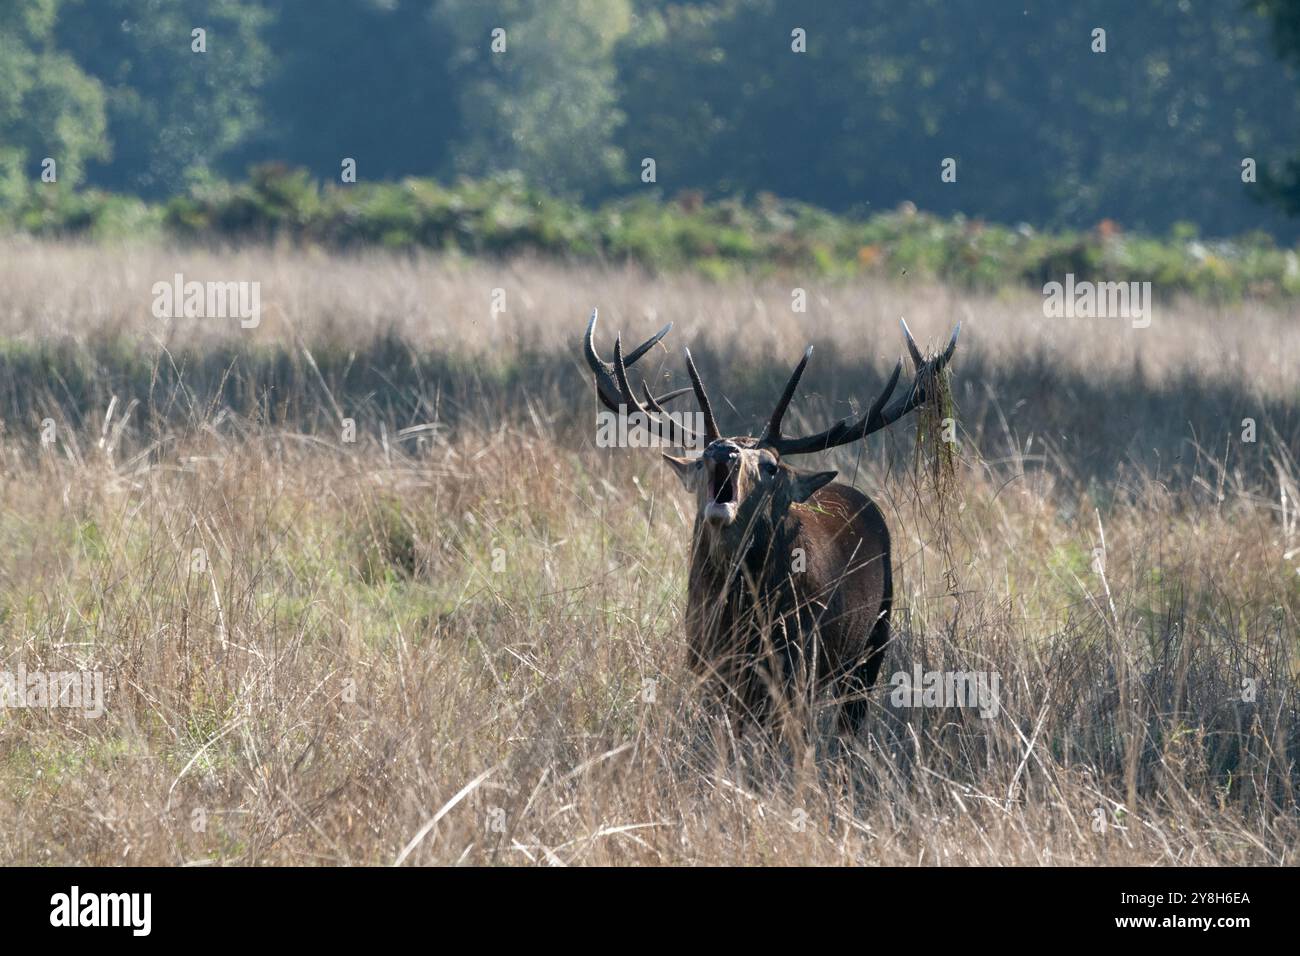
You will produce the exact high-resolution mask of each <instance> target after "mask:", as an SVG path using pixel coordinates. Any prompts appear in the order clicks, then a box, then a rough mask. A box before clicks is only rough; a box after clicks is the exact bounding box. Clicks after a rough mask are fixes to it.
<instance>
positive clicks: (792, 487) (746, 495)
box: [583, 310, 961, 534]
mask: <svg viewBox="0 0 1300 956" xmlns="http://www.w3.org/2000/svg"><path fill="white" fill-rule="evenodd" d="M902 325H903V336H904V338H905V340H906V343H907V349H908V352H909V353H910V355H911V357H912V362H913V365H914V366H915V374H914V375H913V379H912V384H911V386H910V387H909V388H908V389H907V391H906V393H904V394H902V395H900V396H898V397H897V398H895V399H894V400H893V402H892V403H890V402H889V399H890V397H891V396H892V395H893V393H894V390H895V389H896V387H897V385H898V379H899V376H900V375H901V374H902V371H903V360H902V359H901V358H900V359H899V360H898V364H897V365H896V366H895V367H894V371H893V374H892V375H891V376H890V378H889V381H888V382H887V383H886V384H885V388H884V390H883V391H882V392H881V393H880V395H879V396H877V398H876V400H875V401H874V402H872V404H871V407H870V408H869V409H868V410H867V412H866V414H865V415H863V416H862V417H861V418H859V419H857V420H856V421H851V420H849V419H847V418H846V419H841V420H840V421H838V422H836V423H835V424H834V425H832V426H831V427H829V428H827V429H826V430H825V431H821V432H818V433H816V434H815V435H806V436H802V437H792V436H787V435H784V434H782V432H781V422H782V419H783V418H784V417H785V413H786V409H787V408H788V407H789V405H790V401H791V399H792V398H793V397H794V393H795V390H796V389H797V388H798V386H799V380H800V378H802V377H803V373H804V369H805V368H807V366H808V360H809V359H810V358H811V357H812V351H813V350H812V346H809V347H808V349H807V350H806V351H805V352H804V354H803V358H802V359H800V361H799V364H798V365H796V366H795V369H794V372H793V373H792V374H791V376H790V380H789V381H788V382H787V383H786V386H785V389H784V391H783V392H782V393H781V397H780V399H779V400H778V401H777V404H776V408H775V410H774V411H773V412H772V415H771V417H770V418H769V419H768V422H767V425H766V426H765V427H764V428H763V432H762V434H761V435H759V436H758V437H757V438H754V437H752V436H737V437H731V438H724V437H722V435H721V433H720V432H719V430H718V425H717V420H716V419H715V418H714V416H713V406H712V404H711V403H710V401H709V395H708V392H707V391H706V390H705V388H704V383H703V382H702V381H701V380H700V375H699V372H698V371H696V368H695V362H694V361H693V360H692V358H691V352H690V349H685V350H684V351H685V355H686V370H687V372H688V373H689V375H690V378H691V389H679V390H677V391H675V392H671V393H669V394H667V395H663V396H660V397H659V398H655V397H654V396H652V395H651V394H650V391H649V389H648V388H646V387H645V386H644V385H643V386H642V388H643V393H644V396H645V404H644V405H643V404H642V403H641V402H640V401H639V400H638V399H637V397H636V395H635V394H634V393H633V391H632V389H631V387H630V386H629V385H628V378H627V366H628V365H631V364H632V363H633V362H635V361H636V360H637V359H639V358H640V357H641V356H642V355H644V354H645V353H646V352H647V351H648V350H649V349H650V348H651V347H652V346H654V345H655V344H656V343H657V342H659V341H660V340H661V339H662V338H663V337H664V336H665V335H667V334H668V332H669V330H670V329H671V328H672V324H671V323H669V324H668V325H666V326H664V327H663V328H662V329H660V330H659V332H657V333H656V334H655V335H654V336H652V337H651V338H650V339H648V340H647V341H646V342H644V343H642V344H641V345H640V346H638V347H637V348H636V349H635V350H634V351H633V352H632V353H631V354H630V355H629V356H628V357H627V358H626V359H625V358H624V356H623V345H622V336H621V335H620V336H618V337H616V338H615V340H614V362H613V364H612V365H610V364H609V363H606V362H604V361H603V360H602V359H601V358H600V357H599V355H597V353H596V348H595V341H594V339H595V330H596V312H595V310H593V311H592V313H591V320H590V321H589V322H588V323H587V332H586V336H585V337H584V340H583V351H584V354H585V356H586V359H587V364H588V365H589V366H590V368H591V370H592V372H594V373H595V376H596V394H597V395H598V397H599V398H600V401H601V402H602V404H604V405H605V407H606V408H609V409H611V410H614V411H616V412H617V411H622V412H624V413H626V412H628V411H636V412H639V413H641V414H642V415H645V416H647V419H648V420H650V421H654V420H655V419H656V418H657V417H658V416H662V415H664V410H663V404H664V403H666V402H667V401H669V400H670V399H672V398H676V397H677V396H679V395H682V394H685V393H686V392H687V391H691V390H693V391H694V392H695V397H696V400H697V401H698V403H699V406H700V411H701V413H702V418H703V422H704V432H703V434H702V435H701V434H697V433H694V432H689V430H685V431H688V437H689V438H690V439H691V443H692V444H702V445H703V446H704V451H703V454H702V455H700V457H698V458H679V457H675V456H673V455H664V458H665V459H666V460H667V461H668V463H669V464H670V465H671V466H672V467H673V469H674V470H675V471H676V472H677V474H678V476H679V477H680V478H681V481H682V484H683V485H685V487H686V489H687V490H688V491H691V492H693V493H694V494H695V496H696V500H697V503H698V523H699V524H700V525H701V526H702V527H704V528H709V529H713V530H715V531H719V532H722V533H724V534H725V533H726V532H725V529H728V528H730V527H732V526H733V525H736V526H737V527H741V528H744V527H749V526H751V525H752V524H753V520H754V519H755V518H756V517H757V516H758V514H759V512H760V511H764V512H766V513H767V514H770V515H771V516H772V517H773V518H777V517H779V516H780V515H781V514H784V513H785V511H786V510H787V509H788V508H789V507H790V506H791V505H793V504H799V503H802V502H805V501H807V500H808V499H809V498H810V497H811V496H812V495H813V494H814V493H815V492H816V491H817V490H818V489H819V488H821V487H822V486H823V485H825V484H827V483H828V482H830V481H833V480H834V478H835V476H836V472H834V471H816V472H813V471H804V470H801V469H796V468H793V467H791V466H790V465H788V464H786V462H785V461H784V459H785V458H788V457H792V456H794V455H805V454H810V453H812V452H818V451H825V450H827V449H830V448H835V447H837V446H839V445H847V444H850V443H851V442H855V441H859V440H861V439H862V438H865V437H866V436H867V435H870V434H872V433H873V432H877V431H880V430H881V429H884V428H887V427H888V426H890V425H892V424H893V423H894V422H896V421H898V420H899V419H900V418H902V417H903V416H904V415H906V414H908V413H909V412H911V411H912V410H913V409H915V408H917V407H918V406H919V405H921V404H922V403H923V402H925V400H926V398H927V396H928V395H929V393H930V390H931V389H932V383H933V381H934V376H936V375H938V374H939V373H940V372H941V371H942V370H943V368H944V366H945V365H946V364H947V363H948V360H949V359H950V358H952V355H953V352H954V351H955V350H956V348H957V336H958V334H959V333H960V332H961V324H960V323H958V325H957V327H956V328H955V329H954V330H953V333H952V338H951V339H949V341H948V345H947V347H946V348H945V349H944V350H943V352H941V353H940V354H939V355H937V356H934V357H932V358H930V359H926V358H924V357H923V356H922V354H921V350H920V349H919V348H917V345H916V342H915V340H914V339H913V338H912V333H911V331H910V330H909V329H908V328H907V323H906V322H903V323H902ZM886 403H889V404H886ZM679 430H683V429H680V428H679Z"/></svg>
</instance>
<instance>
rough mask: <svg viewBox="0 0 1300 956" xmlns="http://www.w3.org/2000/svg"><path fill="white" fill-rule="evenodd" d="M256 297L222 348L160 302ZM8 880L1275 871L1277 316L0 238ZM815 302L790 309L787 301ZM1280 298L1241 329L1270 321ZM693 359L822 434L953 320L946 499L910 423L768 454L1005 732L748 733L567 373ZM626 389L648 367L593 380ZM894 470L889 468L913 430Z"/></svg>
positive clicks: (1288, 802) (670, 554) (1299, 569)
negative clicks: (44, 869) (617, 869)
mask: <svg viewBox="0 0 1300 956" xmlns="http://www.w3.org/2000/svg"><path fill="white" fill-rule="evenodd" d="M176 273H181V274H183V275H184V277H185V279H187V280H198V281H205V280H231V279H238V280H248V281H255V282H258V283H260V290H261V305H262V314H261V318H260V322H259V323H258V324H257V326H256V327H255V328H242V327H241V325H240V323H239V321H238V320H236V319H197V318H188V319H187V318H176V319H159V318H156V317H155V316H154V315H153V314H152V312H151V302H152V300H153V295H152V293H151V288H152V286H153V285H154V283H156V282H159V281H163V282H170V281H171V279H172V277H173V275H174V274H176ZM0 289H3V290H4V292H5V294H4V297H3V299H2V300H0V671H7V672H16V671H17V670H18V669H19V667H20V666H21V667H22V668H24V669H25V670H26V671H28V672H33V671H41V672H96V673H100V674H102V679H103V688H104V708H103V713H102V714H101V715H99V716H87V715H86V714H83V713H81V712H78V711H75V710H72V709H69V708H60V707H7V708H0V818H3V819H5V820H6V821H8V825H6V826H5V827H3V828H0V863H4V864H102V865H116V864H127V865H132V864H190V865H213V864H342V863H350V864H382V865H387V864H393V863H400V864H402V865H414V864H457V863H463V864H525V865H526V864H539V865H564V864H571V865H587V864H630V863H638V864H660V865H683V864H684V865H712V864H742V865H748V864H792V865H799V864H832V865H834V864H868V865H870V864H922V865H958V864H1030V865H1032V864H1067V865H1072V864H1078V865H1097V864H1107V865H1113V864H1143V865H1146V864H1151V865H1179V866H1196V865H1212V864H1263V865H1294V864H1295V863H1296V862H1297V858H1298V855H1300V854H1298V852H1297V837H1298V836H1300V805H1298V804H1297V788H1300V770H1298V769H1297V764H1296V761H1297V754H1298V753H1300V700H1298V698H1297V677H1298V676H1300V644H1298V642H1297V634H1298V633H1300V630H1298V629H1300V376H1298V375H1297V370H1300V322H1298V321H1297V318H1298V317H1297V314H1296V313H1297V307H1296V306H1295V305H1294V304H1293V303H1292V304H1286V302H1287V300H1275V301H1273V302H1272V303H1271V304H1270V303H1269V302H1254V301H1247V302H1245V303H1244V304H1236V305H1211V304H1206V303H1205V302H1202V301H1194V300H1190V299H1172V300H1167V301H1162V300H1157V301H1156V303H1155V306H1154V311H1153V314H1152V317H1151V318H1152V321H1151V323H1150V325H1149V327H1146V328H1134V327H1133V326H1132V325H1131V323H1130V322H1129V321H1128V320H1125V319H1118V318H1099V319H1082V318H1079V319H1049V318H1046V317H1045V316H1044V310H1043V299H1042V296H1041V295H1039V294H1037V293H1036V292H1034V291H1008V292H1004V293H999V294H987V295H980V294H973V293H971V292H970V291H966V290H958V289H954V288H949V287H945V286H943V285H939V284H935V283H933V282H932V281H929V280H926V281H913V280H911V279H909V278H908V277H907V276H906V275H903V274H901V273H900V274H899V275H896V276H895V277H893V278H892V279H889V280H887V281H886V280H880V279H875V280H870V281H868V280H865V279H824V278H816V279H812V278H809V279H806V280H800V279H799V278H780V277H767V278H763V279H747V278H744V277H743V276H732V277H728V278H725V279H709V278H707V277H705V276H703V275H696V274H689V275H654V274H650V273H647V272H643V271H640V270H637V269H632V268H624V267H598V266H592V265H571V266H566V265H564V264H559V263H554V262H549V263H547V262H540V261H535V260H530V259H526V258H525V259H511V260H505V261H501V262H492V261H487V260H471V259H467V258H462V257H459V256H447V255H444V256H439V255H436V254H433V253H415V254H410V253H402V254H398V253H380V252H364V253H350V254H345V253H337V252H327V251H320V250H315V249H310V248H308V249H293V248H289V247H287V246H285V247H280V246H264V247H253V248H240V249H234V250H229V251H223V250H220V249H206V250H205V249H182V248H160V247H156V246H153V245H149V244H142V245H138V246H132V245H115V246H96V245H90V244H85V245H82V244H77V243H71V242H53V241H35V240H22V239H6V240H3V241H2V242H0ZM795 289H802V290H803V291H804V293H805V294H806V302H807V308H806V311H803V312H798V311H795V310H794V309H792V301H793V298H792V296H793V292H794V290H795ZM1279 301H1280V302H1281V303H1282V304H1279ZM593 307H599V309H600V314H601V331H600V336H599V338H598V342H599V343H600V344H601V347H602V348H603V349H604V350H605V353H606V355H608V354H609V350H610V348H611V347H612V341H613V335H614V333H615V332H617V331H619V330H621V331H622V332H623V333H624V335H625V336H626V338H627V339H629V340H635V341H638V342H639V341H641V340H642V339H644V338H646V337H647V336H649V335H650V334H651V333H652V332H654V331H655V330H657V329H658V328H659V327H660V326H662V325H663V324H664V323H666V322H668V321H672V322H674V323H675V326H674V329H673V331H672V333H671V334H670V335H669V336H668V338H666V339H665V340H664V342H663V344H662V346H660V347H657V348H656V350H655V352H654V353H652V354H650V355H648V356H647V357H646V358H644V359H643V360H642V361H641V363H639V364H638V365H637V371H638V372H644V373H645V376H646V377H647V378H648V379H649V380H650V381H651V382H652V384H653V385H654V387H655V389H656V391H662V390H663V389H664V388H665V387H668V386H672V387H679V386H681V385H683V384H685V382H686V379H685V372H684V363H683V361H682V359H681V347H682V346H683V345H689V346H690V348H691V351H692V353H693V355H694V356H695V358H696V361H697V362H698V363H699V365H700V369H701V372H702V374H703V375H704V377H705V379H706V381H707V382H708V383H709V386H710V390H711V393H712V395H713V398H714V404H715V407H716V408H717V411H718V414H719V418H720V420H721V424H722V428H723V430H724V432H732V433H734V434H748V433H753V432H755V431H756V430H757V429H758V428H759V427H760V425H761V423H762V421H763V420H764V418H765V416H766V415H767V413H768V412H769V411H770V409H771V406H772V404H773V402H774V401H775V399H776V396H777V394H778V392H779V390H780V387H781V385H782V384H783V383H784V381H785V379H786V377H787V376H788V374H789V370H790V368H791V367H792V365H793V363H794V362H795V361H796V360H797V358H798V357H799V355H800V354H801V352H802V350H803V348H804V347H805V346H806V345H807V344H809V343H812V344H813V345H814V346H815V347H816V348H815V352H814V357H813V360H812V363H811V365H810V367H809V371H808V374H807V375H806V376H805V379H804V385H803V387H802V389H801V391H800V393H799V395H798V397H797V398H796V399H795V403H794V405H793V406H792V426H793V424H794V423H798V424H799V425H805V424H806V425H808V426H811V427H813V428H816V429H820V428H822V427H824V426H825V425H826V424H828V423H829V422H830V421H832V420H833V419H835V418H839V417H842V416H844V415H847V414H849V413H850V412H851V411H853V410H855V409H860V408H861V407H863V406H865V404H866V403H868V402H869V401H870V400H871V399H872V398H873V397H874V396H875V394H876V392H877V391H878V390H879V388H880V386H881V384H882V383H883V381H884V379H885V376H886V375H887V374H888V372H889V370H890V369H891V368H892V366H893V364H894V362H895V360H896V359H897V357H898V356H899V355H900V354H902V353H903V340H902V336H901V334H900V332H899V328H898V319H899V318H900V317H905V318H906V319H907V322H908V324H909V325H910V327H911V328H912V330H913V331H914V333H915V334H916V335H917V338H918V340H919V341H920V342H921V343H922V345H926V344H929V345H930V346H932V347H933V346H936V345H938V344H939V343H940V341H941V339H942V337H943V336H945V335H946V334H947V333H948V331H949V330H950V329H951V327H952V326H953V325H954V324H955V323H956V322H959V321H960V322H961V323H962V329H963V331H962V337H961V342H960V346H959V348H958V351H957V354H956V357H955V359H954V360H953V363H952V369H951V381H950V385H951V395H952V399H953V402H954V405H955V408H956V416H955V417H956V418H957V421H958V423H959V427H958V432H957V438H958V440H957V441H956V442H955V444H954V446H953V447H952V449H951V450H952V458H951V464H952V467H951V469H950V470H949V469H947V468H942V467H939V468H936V467H935V462H936V460H937V459H936V458H935V457H934V455H933V445H932V444H931V443H928V442H923V443H921V444H920V445H919V446H918V444H917V442H916V441H915V437H914V436H915V435H916V434H917V425H916V423H915V422H905V423H902V424H900V425H898V426H895V428H894V429H892V430H891V431H889V432H886V433H883V434H881V435H876V436H873V437H872V438H870V439H868V440H867V442H865V443H864V444H860V445H858V446H849V447H846V448H842V449H838V450H837V451H835V452H834V453H830V454H826V455H821V456H811V457H810V458H809V459H806V460H805V461H804V462H802V463H801V464H803V465H804V466H806V467H812V466H814V464H821V465H824V466H825V467H834V468H837V469H838V470H839V471H840V474H841V477H842V479H844V480H850V481H852V482H853V483H854V484H856V485H857V486H858V487H859V488H861V489H862V490H864V491H865V492H867V493H868V494H869V495H871V496H872V497H873V498H874V499H875V500H876V501H877V502H878V503H880V505H881V507H882V508H883V510H884V512H885V515H886V518H887V520H888V522H889V525H890V528H891V531H892V535H893V540H894V575H895V588H896V593H895V602H894V640H893V642H892V643H891V645H890V648H889V650H888V656H887V659H886V661H885V664H884V667H883V669H882V674H883V675H885V676H886V677H888V676H889V675H892V674H895V673H898V672H906V673H912V672H913V671H914V669H916V668H919V669H921V670H923V671H932V670H963V671H967V670H978V671H984V672H992V673H996V674H997V675H999V678H1000V687H1001V690H1000V697H999V707H998V709H997V712H996V714H994V715H992V716H982V715H981V714H980V713H978V712H976V711H974V710H972V709H969V708H960V707H917V708H901V707H898V706H895V705H894V704H892V703H891V700H890V694H889V691H890V688H889V686H888V685H883V686H881V687H880V688H879V690H878V692H877V697H876V699H874V700H873V702H872V705H871V714H870V717H869V719H868V721H867V724H866V726H865V728H864V729H863V731H862V733H861V734H859V735H858V736H857V737H856V738H852V739H846V738H843V737H839V738H836V737H833V736H831V735H830V734H829V733H828V732H827V730H826V727H825V726H824V725H823V724H822V723H819V721H818V720H817V719H816V715H814V717H813V719H810V720H809V722H808V723H807V725H806V726H804V727H802V728H793V729H790V731H789V732H788V733H787V734H786V735H785V736H783V737H782V738H780V739H770V738H761V739H760V738H759V737H757V736H756V735H749V736H742V737H740V738H739V739H738V738H737V737H736V736H735V735H734V734H733V733H732V730H731V728H730V727H729V726H728V725H726V724H725V723H724V722H723V721H722V720H720V719H719V718H718V717H717V715H715V714H713V713H711V712H710V711H709V710H708V709H707V708H706V707H704V705H703V703H702V699H701V696H700V695H699V693H698V688H697V687H696V684H695V681H694V678H693V677H692V676H691V675H690V673H689V672H688V670H687V668H686V664H685V648H684V634H683V627H682V614H683V604H684V599H685V582H686V564H687V554H688V548H689V544H690V534H691V523H692V520H693V510H692V502H691V501H689V500H688V499H687V497H686V495H685V493H684V492H682V491H681V489H680V486H679V483H678V482H677V480H676V478H675V477H674V476H673V475H672V473H671V472H670V470H669V469H668V468H666V467H664V465H663V463H662V462H661V461H660V458H659V452H658V451H657V450H655V449H607V448H597V447H596V444H595V440H594V438H595V410H596V402H595V399H594V396H593V393H592V388H591V382H590V378H589V375H588V373H587V372H586V369H585V367H584V365H583V363H582V358H581V355H580V353H579V351H578V341H579V336H580V335H581V332H582V330H583V328H584V326H585V323H586V319H587V316H588V315H589V313H590V311H591V309H592V308H593ZM634 378H639V376H634ZM923 434H927V435H928V434H930V433H929V432H927V431H924V430H923Z"/></svg>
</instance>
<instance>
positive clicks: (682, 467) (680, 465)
mask: <svg viewBox="0 0 1300 956" xmlns="http://www.w3.org/2000/svg"><path fill="white" fill-rule="evenodd" d="M664 461H666V462H668V464H670V465H672V466H673V471H675V472H677V477H678V478H680V479H681V480H682V484H683V485H684V486H685V487H686V490H687V491H693V490H694V487H693V486H694V484H695V473H696V469H697V468H698V467H699V464H700V459H698V458H675V457H673V456H672V455H664Z"/></svg>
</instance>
